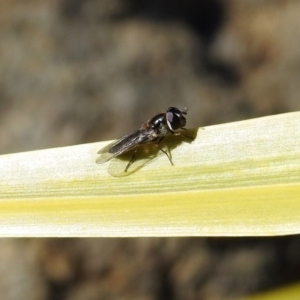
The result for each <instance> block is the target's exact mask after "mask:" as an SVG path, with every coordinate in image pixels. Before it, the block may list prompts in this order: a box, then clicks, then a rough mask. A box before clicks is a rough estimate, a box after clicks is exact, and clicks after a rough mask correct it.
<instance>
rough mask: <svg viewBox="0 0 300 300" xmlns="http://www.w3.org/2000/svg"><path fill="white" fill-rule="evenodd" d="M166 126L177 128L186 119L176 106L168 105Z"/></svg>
mask: <svg viewBox="0 0 300 300" xmlns="http://www.w3.org/2000/svg"><path fill="white" fill-rule="evenodd" d="M166 120H167V124H168V127H169V128H170V129H171V130H177V129H180V128H182V127H184V126H185V124H186V120H185V117H184V116H183V115H182V112H181V111H180V110H179V109H178V108H176V107H169V108H168V109H167V113H166Z"/></svg>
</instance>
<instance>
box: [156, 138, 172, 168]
mask: <svg viewBox="0 0 300 300" xmlns="http://www.w3.org/2000/svg"><path fill="white" fill-rule="evenodd" d="M163 139H164V137H163V136H162V137H160V138H159V140H158V142H157V144H156V146H157V148H158V149H159V150H160V151H162V152H163V153H164V154H166V155H167V157H168V159H169V161H170V163H171V165H172V166H173V165H174V164H173V162H172V159H171V157H170V155H169V154H168V153H167V151H165V150H164V149H162V148H160V147H159V146H158V144H159V143H160V142H161V141H162V140H163Z"/></svg>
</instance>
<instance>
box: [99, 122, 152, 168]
mask: <svg viewBox="0 0 300 300" xmlns="http://www.w3.org/2000/svg"><path fill="white" fill-rule="evenodd" d="M152 136H153V131H152V130H145V129H144V128H140V129H138V130H136V131H134V132H131V133H129V134H127V135H125V136H123V137H122V138H120V139H119V140H117V141H116V142H113V143H111V144H109V145H107V146H105V147H104V148H102V149H100V150H99V151H98V154H100V156H99V157H98V158H97V160H96V163H98V164H102V163H104V162H106V161H108V160H110V159H112V158H114V157H116V156H118V155H120V154H122V153H125V152H127V151H130V150H132V149H133V148H135V147H136V146H137V145H140V144H143V143H147V142H149V141H150V140H151V137H152Z"/></svg>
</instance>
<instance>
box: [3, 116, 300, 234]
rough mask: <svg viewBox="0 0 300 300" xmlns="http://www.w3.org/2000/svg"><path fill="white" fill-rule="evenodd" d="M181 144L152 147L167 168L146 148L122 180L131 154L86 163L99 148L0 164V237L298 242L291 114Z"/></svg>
mask: <svg viewBox="0 0 300 300" xmlns="http://www.w3.org/2000/svg"><path fill="white" fill-rule="evenodd" d="M186 134H187V135H194V136H195V139H194V140H193V141H192V140H190V139H187V138H184V137H178V136H172V137H170V138H168V139H165V141H164V144H162V145H160V146H161V147H164V148H166V149H168V151H169V152H170V154H171V155H172V161H173V164H174V166H172V165H171V164H170V162H169V160H168V158H167V157H166V155H165V154H164V153H162V152H161V151H159V150H158V149H157V148H156V147H154V148H153V147H152V149H150V150H149V149H148V148H147V147H146V148H144V149H141V151H140V153H139V158H137V160H136V161H135V163H134V164H133V165H132V166H130V169H129V172H128V173H127V174H126V173H124V172H123V171H124V165H125V166H126V164H127V163H128V159H130V154H128V155H127V156H126V155H125V157H123V158H115V159H114V160H112V161H108V162H107V163H104V164H96V163H95V161H96V159H97V158H98V154H97V152H98V150H100V149H101V148H102V147H104V146H105V145H107V144H108V142H101V143H93V144H85V145H78V146H72V147H63V148H56V149H46V150H40V151H32V152H26V153H17V154H10V155H3V156H1V157H0V191H1V192H0V236H56V237H57V236H103V237H104V236H111V237H112V236H115V237H121V236H122V237H123V236H263V235H285V234H295V233H299V232H300V213H299V212H300V113H299V112H295V113H288V114H282V115H276V116H270V117H264V118H258V119H253V120H248V121H241V122H234V123H229V124H222V125H216V126H209V127H205V128H199V129H195V130H189V131H188V132H187V133H186ZM150 148H151V147H150ZM148 150H149V152H147V151H148ZM111 174H112V175H113V176H112V175H111Z"/></svg>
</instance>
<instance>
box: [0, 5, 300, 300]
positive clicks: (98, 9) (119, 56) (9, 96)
mask: <svg viewBox="0 0 300 300" xmlns="http://www.w3.org/2000/svg"><path fill="white" fill-rule="evenodd" d="M299 14H300V1H297V0H273V1H269V0H259V1H254V0H248V1H247V0H227V1H225V0H223V1H222V0H187V1H184V0H165V1H159V0H152V1H145V0H102V1H95V0H51V1H42V0H26V1H24V0H9V1H8V0H7V1H2V2H1V10H0V25H1V26H0V139H1V143H0V154H5V153H11V152H21V151H27V150H34V149H42V148H52V147H58V146H68V145H74V144H80V143H87V142H95V141H99V140H107V139H114V138H117V137H119V136H121V135H123V134H125V133H127V132H128V131H130V130H133V129H136V128H137V127H138V126H139V125H140V124H141V123H142V122H144V121H145V120H147V119H148V118H149V117H151V116H152V115H153V114H156V113H157V112H161V111H164V110H165V109H166V108H167V107H168V106H178V107H183V106H187V107H188V108H189V113H188V127H191V128H192V127H199V126H204V125H210V124H217V123H222V122H231V121H236V120H243V119H249V118H253V117H259V116H265V115H272V114H277V113H284V112H289V111H295V110H299V109H300V102H299V99H298V95H300V51H299V49H300V30H299V29H300V18H299ZM299 253H300V239H299V237H297V236H295V237H277V238H247V239H241V238H240V239H238V238H178V239H174V238H172V239H162V238H159V239H158V238H152V239H151V238H147V239H146V238H143V239H2V240H0V298H1V300H20V299H22V300H27V299H30V300H44V299H45V300H71V299H72V300H97V299H125V300H127V299H130V300H134V299H141V300H152V299H153V300H156V299H157V300H163V299H169V300H173V299H174V300H192V299H204V300H207V299H209V300H210V299H214V300H216V299H238V298H239V297H241V296H245V295H249V294H253V293H257V292H260V291H265V290H268V289H272V288H274V287H279V286H283V285H286V284H290V283H293V282H299V280H300V256H299Z"/></svg>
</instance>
